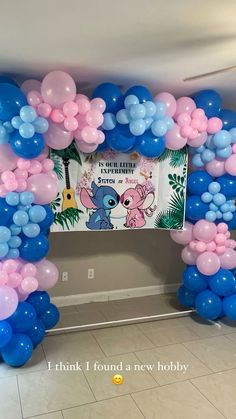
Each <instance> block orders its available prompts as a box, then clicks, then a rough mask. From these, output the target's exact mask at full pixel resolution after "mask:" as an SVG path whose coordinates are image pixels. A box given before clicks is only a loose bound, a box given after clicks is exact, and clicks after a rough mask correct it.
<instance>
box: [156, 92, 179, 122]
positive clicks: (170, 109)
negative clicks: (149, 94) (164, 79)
mask: <svg viewBox="0 0 236 419" xmlns="http://www.w3.org/2000/svg"><path fill="white" fill-rule="evenodd" d="M154 101H160V102H164V103H165V105H166V114H167V115H168V116H173V115H174V114H175V112H176V100H175V98H174V96H173V95H171V94H170V93H168V92H161V93H158V94H157V95H156V96H155V97H154Z"/></svg>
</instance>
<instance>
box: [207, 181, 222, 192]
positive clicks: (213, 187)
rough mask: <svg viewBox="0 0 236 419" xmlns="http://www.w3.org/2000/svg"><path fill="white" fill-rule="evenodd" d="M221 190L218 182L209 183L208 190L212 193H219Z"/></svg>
mask: <svg viewBox="0 0 236 419" xmlns="http://www.w3.org/2000/svg"><path fill="white" fill-rule="evenodd" d="M220 190H221V186H220V184H219V183H218V182H211V183H210V185H209V186H208V191H209V192H210V193H211V194H212V195H214V194H216V193H219V192H220Z"/></svg>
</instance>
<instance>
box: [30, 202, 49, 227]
mask: <svg viewBox="0 0 236 419" xmlns="http://www.w3.org/2000/svg"><path fill="white" fill-rule="evenodd" d="M46 216H47V212H46V209H45V207H43V206H42V205H33V206H32V207H31V208H30V210H29V218H30V221H31V222H32V223H41V222H42V221H43V220H45V218H46Z"/></svg>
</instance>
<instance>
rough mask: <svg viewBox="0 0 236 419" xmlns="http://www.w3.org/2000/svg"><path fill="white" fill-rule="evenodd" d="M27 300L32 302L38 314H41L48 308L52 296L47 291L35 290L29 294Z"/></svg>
mask: <svg viewBox="0 0 236 419" xmlns="http://www.w3.org/2000/svg"><path fill="white" fill-rule="evenodd" d="M27 302H28V303H30V304H32V306H33V307H34V309H35V311H36V313H37V315H38V316H40V315H41V314H43V313H44V312H45V311H46V310H47V308H48V306H49V304H50V297H49V295H48V293H47V292H46V291H35V292H32V293H31V294H30V295H29V297H28V298H27Z"/></svg>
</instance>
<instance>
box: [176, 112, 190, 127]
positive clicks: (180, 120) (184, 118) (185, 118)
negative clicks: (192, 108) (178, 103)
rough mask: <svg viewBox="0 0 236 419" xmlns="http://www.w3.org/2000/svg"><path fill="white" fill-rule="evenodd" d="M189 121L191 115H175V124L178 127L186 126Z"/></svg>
mask: <svg viewBox="0 0 236 419" xmlns="http://www.w3.org/2000/svg"><path fill="white" fill-rule="evenodd" d="M190 123H191V116H190V115H189V114H188V113H180V114H179V115H178V117H177V124H178V125H179V126H180V127H184V126H188V125H190Z"/></svg>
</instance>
